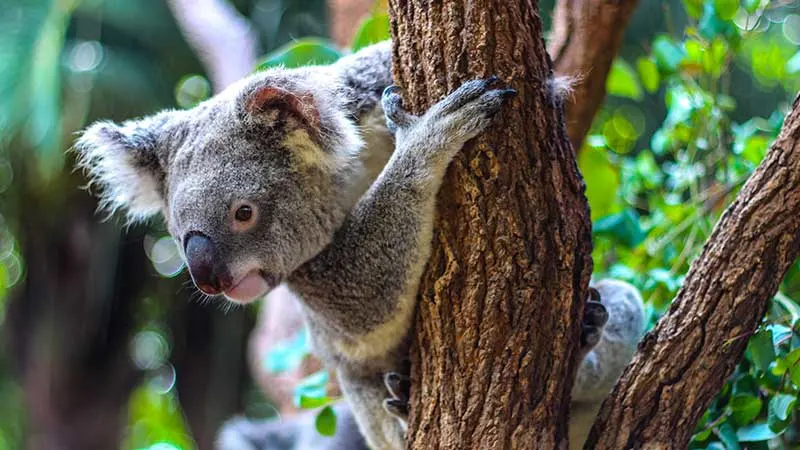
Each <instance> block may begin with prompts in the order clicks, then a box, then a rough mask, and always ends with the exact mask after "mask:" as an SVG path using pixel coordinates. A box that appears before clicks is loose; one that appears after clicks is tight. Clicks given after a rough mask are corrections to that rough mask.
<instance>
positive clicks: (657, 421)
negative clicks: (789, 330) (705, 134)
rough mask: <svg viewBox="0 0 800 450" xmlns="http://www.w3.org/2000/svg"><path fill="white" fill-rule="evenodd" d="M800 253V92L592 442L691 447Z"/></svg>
mask: <svg viewBox="0 0 800 450" xmlns="http://www.w3.org/2000/svg"><path fill="white" fill-rule="evenodd" d="M798 255H800V96H798V97H797V98H795V101H794V104H793V108H792V111H791V112H790V114H789V115H788V116H787V117H786V120H785V122H784V124H783V129H782V130H781V133H780V135H779V136H778V139H777V140H776V141H775V143H774V144H773V145H772V148H771V149H770V151H769V153H768V154H767V156H766V157H765V158H764V161H762V163H761V165H759V167H758V168H757V169H756V170H755V172H753V175H752V176H751V177H750V179H749V180H748V181H747V183H746V184H745V186H744V188H743V189H742V190H741V192H739V195H738V196H737V198H736V200H735V201H734V202H733V204H731V206H730V207H729V208H728V209H727V210H726V211H725V213H724V214H723V215H722V218H721V219H720V221H719V223H717V225H716V226H715V227H714V231H713V232H712V234H711V237H710V238H709V240H708V242H707V243H706V245H705V247H704V248H703V252H702V254H701V255H700V256H699V257H698V258H697V260H696V261H695V262H694V263H693V264H692V267H691V269H690V270H689V273H688V275H687V276H686V281H685V283H684V285H683V287H682V288H681V290H680V291H679V292H678V295H677V297H676V299H675V301H674V302H673V304H672V306H671V308H670V310H669V313H668V314H667V315H666V316H664V317H663V318H662V319H661V321H659V323H658V325H657V326H656V328H655V329H654V330H653V331H651V332H650V333H649V334H648V335H647V336H646V337H645V339H644V341H643V342H642V344H641V345H640V347H639V351H638V353H637V354H636V356H635V357H634V360H633V362H632V363H631V364H630V365H629V366H628V368H627V369H626V370H625V373H624V374H623V375H622V377H621V378H620V380H619V382H618V383H617V385H616V387H615V388H614V391H613V392H612V394H611V396H610V397H609V398H608V399H607V400H606V402H605V403H604V404H603V407H602V409H601V411H600V414H599V416H598V418H597V421H596V422H595V425H594V428H593V429H592V433H591V434H590V436H589V439H588V442H587V443H586V447H585V448H587V449H589V448H592V449H598V450H602V449H620V448H626V449H628V448H641V447H642V446H643V445H644V444H647V448H686V444H687V443H688V442H689V439H690V438H691V435H692V432H693V431H694V427H695V424H696V423H697V421H698V420H699V419H700V417H701V416H702V414H703V412H704V411H705V410H706V408H707V407H708V405H709V403H710V402H711V400H712V398H713V397H714V395H716V394H717V392H718V391H719V390H720V388H721V387H722V385H723V383H724V382H725V379H726V378H727V377H728V375H730V373H731V371H732V370H733V368H734V367H735V366H736V363H737V362H738V361H739V359H740V358H741V356H742V353H743V352H744V350H745V347H746V345H747V339H746V337H747V336H750V334H751V333H752V332H753V331H754V330H755V329H756V328H757V327H758V324H759V322H760V320H761V318H762V317H763V316H764V312H765V311H766V309H767V305H768V304H769V300H770V299H771V298H772V297H773V296H774V295H775V293H776V292H777V290H778V285H779V283H780V281H781V280H782V279H783V277H784V275H785V274H786V271H787V270H788V269H789V266H790V265H791V264H792V263H793V262H794V261H795V260H796V259H797V257H798ZM743 336H744V337H743Z"/></svg>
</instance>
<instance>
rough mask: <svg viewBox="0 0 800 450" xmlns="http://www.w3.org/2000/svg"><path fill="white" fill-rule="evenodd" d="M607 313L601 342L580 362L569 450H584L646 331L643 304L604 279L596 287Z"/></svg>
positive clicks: (628, 289)
mask: <svg viewBox="0 0 800 450" xmlns="http://www.w3.org/2000/svg"><path fill="white" fill-rule="evenodd" d="M593 287H594V288H595V289H597V291H598V292H599V293H600V301H601V303H602V304H603V305H604V306H605V308H606V310H607V311H608V322H607V323H606V324H605V326H604V327H603V332H602V335H601V337H600V341H599V342H598V343H597V345H596V346H595V347H594V348H592V350H591V351H589V352H588V353H587V354H586V356H585V357H584V358H583V361H581V365H580V366H579V368H578V374H577V376H576V378H575V385H574V386H573V388H572V404H571V406H570V422H569V442H570V449H572V450H576V449H580V448H583V443H584V442H585V441H586V437H587V436H588V435H589V431H590V430H591V427H592V424H593V423H594V420H595V417H596V416H597V412H598V410H599V409H600V405H601V404H602V402H603V400H604V399H605V397H606V396H607V395H608V394H609V393H610V392H611V389H613V388H614V384H615V383H616V382H617V379H618V378H619V376H620V375H621V374H622V371H623V370H624V369H625V367H626V366H627V365H628V363H629V362H630V361H631V358H633V354H634V353H635V352H636V347H637V346H638V344H639V341H640V340H641V338H642V334H643V332H644V326H645V323H644V320H645V315H644V304H643V302H642V297H641V295H640V294H639V291H638V290H637V289H636V288H635V287H633V286H631V285H630V284H628V283H625V282H623V281H617V280H602V281H600V282H598V283H597V284H596V285H594V286H593Z"/></svg>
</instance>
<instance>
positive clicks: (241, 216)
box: [233, 205, 253, 222]
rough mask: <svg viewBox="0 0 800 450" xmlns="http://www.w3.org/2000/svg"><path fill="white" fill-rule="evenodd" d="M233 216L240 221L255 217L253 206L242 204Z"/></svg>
mask: <svg viewBox="0 0 800 450" xmlns="http://www.w3.org/2000/svg"><path fill="white" fill-rule="evenodd" d="M233 217H234V218H235V219H236V220H238V221H239V222H247V221H248V220H250V219H252V218H253V208H251V207H250V206H248V205H242V206H240V207H238V208H237V209H236V213H235V214H234V216H233Z"/></svg>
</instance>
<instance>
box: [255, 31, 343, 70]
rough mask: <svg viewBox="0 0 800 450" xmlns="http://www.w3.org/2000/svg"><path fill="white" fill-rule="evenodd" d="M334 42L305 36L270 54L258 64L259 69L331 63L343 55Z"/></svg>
mask: <svg viewBox="0 0 800 450" xmlns="http://www.w3.org/2000/svg"><path fill="white" fill-rule="evenodd" d="M341 56H342V55H341V53H340V52H339V50H337V49H336V47H334V46H333V44H332V43H330V42H329V41H326V40H324V39H318V38H304V39H298V40H296V41H294V42H290V43H289V44H286V45H284V46H283V47H281V48H279V49H277V50H275V51H274V52H272V53H270V54H268V55H267V56H266V57H264V59H263V60H262V61H261V62H260V63H259V64H258V67H257V70H264V69H267V68H270V67H286V68H293V67H301V66H308V65H312V64H330V63H332V62H335V61H336V60H337V59H339V58H340V57H341Z"/></svg>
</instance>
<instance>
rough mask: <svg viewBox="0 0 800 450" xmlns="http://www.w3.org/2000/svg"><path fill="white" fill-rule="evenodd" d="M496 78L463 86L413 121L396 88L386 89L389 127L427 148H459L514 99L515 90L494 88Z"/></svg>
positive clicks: (385, 102) (384, 98)
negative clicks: (448, 145)
mask: <svg viewBox="0 0 800 450" xmlns="http://www.w3.org/2000/svg"><path fill="white" fill-rule="evenodd" d="M497 80H498V79H497V77H494V76H493V77H489V78H487V79H482V80H472V81H468V82H466V83H464V84H463V85H461V87H459V88H458V89H456V90H455V91H453V92H452V93H451V94H449V95H448V96H447V97H445V98H444V99H442V100H441V101H439V102H438V103H436V104H435V105H433V106H432V107H431V108H430V109H429V110H428V111H427V112H426V113H425V114H424V115H423V116H421V117H415V116H413V115H411V114H409V113H408V112H407V111H405V110H404V109H403V102H402V99H401V98H400V95H399V94H398V93H397V91H398V88H397V87H396V86H389V87H388V88H386V90H384V92H383V98H382V100H381V103H382V106H383V111H384V113H385V114H386V121H387V125H388V127H389V128H390V129H391V130H393V131H401V132H403V133H404V136H403V138H404V139H405V138H412V141H419V142H420V143H426V144H428V145H430V144H434V143H442V139H444V143H454V144H456V148H460V146H461V145H463V144H464V143H465V142H466V141H468V140H470V139H472V138H474V137H475V136H477V135H478V134H480V133H481V132H482V131H483V130H485V129H486V127H487V126H489V124H490V123H491V120H492V118H493V117H494V116H495V115H496V114H497V112H498V111H500V108H501V107H502V106H503V102H504V100H505V99H507V98H511V97H513V96H514V95H516V93H517V91H515V90H514V89H498V88H495V87H493V86H494V85H495V84H496V83H497Z"/></svg>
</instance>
